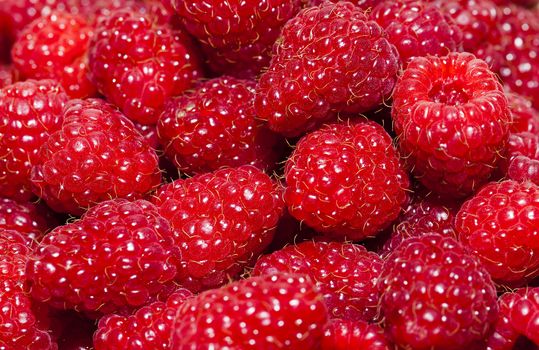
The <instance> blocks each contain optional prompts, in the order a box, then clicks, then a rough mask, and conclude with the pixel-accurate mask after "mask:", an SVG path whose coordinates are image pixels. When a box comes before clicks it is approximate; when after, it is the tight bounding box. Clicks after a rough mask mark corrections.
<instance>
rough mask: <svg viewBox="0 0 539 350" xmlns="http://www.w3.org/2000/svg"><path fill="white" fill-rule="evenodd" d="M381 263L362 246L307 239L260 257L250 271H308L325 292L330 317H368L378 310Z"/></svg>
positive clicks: (356, 318) (362, 318)
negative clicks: (378, 283) (378, 284)
mask: <svg viewBox="0 0 539 350" xmlns="http://www.w3.org/2000/svg"><path fill="white" fill-rule="evenodd" d="M381 267H382V259H380V257H379V256H378V255H377V254H376V253H372V252H368V251H367V250H366V249H365V248H364V247H362V246H359V245H355V244H350V243H338V242H316V241H307V242H303V243H300V244H298V245H289V246H287V247H285V248H283V249H281V250H278V251H276V252H274V253H272V254H270V255H266V256H263V257H261V258H259V259H258V261H257V262H256V265H255V268H254V270H253V272H252V274H253V275H255V276H256V275H268V274H278V273H294V274H301V275H307V276H309V277H310V278H311V279H312V280H313V281H314V282H316V284H317V286H318V288H319V289H320V293H322V294H323V295H324V301H325V303H326V306H327V308H328V312H329V316H330V317H332V318H342V319H345V320H365V321H371V320H372V319H374V317H375V316H376V313H377V307H378V300H379V295H378V290H377V287H376V282H377V280H378V276H379V274H380V270H381Z"/></svg>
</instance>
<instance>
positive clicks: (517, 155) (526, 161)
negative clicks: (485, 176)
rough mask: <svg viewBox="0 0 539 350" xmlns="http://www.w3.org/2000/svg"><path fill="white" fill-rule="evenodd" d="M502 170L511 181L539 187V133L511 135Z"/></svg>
mask: <svg viewBox="0 0 539 350" xmlns="http://www.w3.org/2000/svg"><path fill="white" fill-rule="evenodd" d="M501 169H502V171H503V172H504V174H505V175H506V177H507V178H509V179H512V180H516V181H526V180H529V181H532V182H534V183H535V184H536V185H539V133H537V134H532V133H530V132H520V133H514V134H511V135H510V136H509V144H508V146H507V153H506V156H505V159H504V160H503V162H502V164H501Z"/></svg>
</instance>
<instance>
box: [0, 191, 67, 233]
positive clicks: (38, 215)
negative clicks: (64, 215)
mask: <svg viewBox="0 0 539 350" xmlns="http://www.w3.org/2000/svg"><path fill="white" fill-rule="evenodd" d="M57 225H58V221H57V220H56V218H55V217H54V216H53V215H52V213H51V211H50V209H49V208H47V207H46V206H45V205H43V204H42V203H38V204H36V203H33V202H24V203H22V202H17V201H14V200H11V199H8V198H1V199H0V228H2V229H6V230H14V231H17V232H18V233H20V234H21V235H23V236H26V237H28V238H31V239H34V240H37V241H39V240H41V238H42V237H43V235H44V234H45V233H46V232H48V231H49V230H50V229H53V228H54V227H56V226H57Z"/></svg>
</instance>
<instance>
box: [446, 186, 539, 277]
mask: <svg viewBox="0 0 539 350" xmlns="http://www.w3.org/2000/svg"><path fill="white" fill-rule="evenodd" d="M455 228H456V230H457V233H458V236H459V240H460V241H461V242H462V243H463V244H464V245H465V246H467V247H468V248H469V249H470V250H471V251H473V253H474V254H475V255H476V256H478V257H479V258H480V259H481V261H482V263H483V265H484V266H485V268H486V269H487V270H488V271H489V273H490V274H491V275H492V279H493V280H494V281H496V282H498V283H503V284H509V285H519V284H523V283H525V282H526V281H530V280H532V279H533V278H534V277H536V276H539V186H538V185H535V184H533V183H531V182H524V183H519V182H516V181H512V180H508V181H504V182H500V183H491V184H488V185H486V186H485V187H483V189H481V190H480V191H479V192H478V193H477V194H476V195H475V196H473V197H472V198H471V199H470V200H468V201H467V202H466V203H464V204H463V206H462V207H461V209H460V211H459V213H458V215H457V218H456V221H455Z"/></svg>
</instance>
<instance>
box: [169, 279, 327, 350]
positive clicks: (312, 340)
mask: <svg viewBox="0 0 539 350" xmlns="http://www.w3.org/2000/svg"><path fill="white" fill-rule="evenodd" d="M326 321H327V310H326V308H325V306H324V303H323V302H322V297H321V295H320V294H318V291H317V289H316V288H315V285H314V284H313V283H312V282H311V281H310V279H308V278H305V277H302V276H295V275H289V274H279V275H268V276H260V277H251V278H249V279H246V280H242V281H238V282H233V283H231V284H229V285H227V286H226V287H222V288H220V289H215V290H210V291H207V292H204V293H202V294H199V295H197V296H196V297H194V298H191V299H188V300H187V301H186V302H184V303H183V304H182V305H181V306H180V308H179V310H178V314H177V318H176V325H175V327H174V328H175V331H174V333H173V335H172V348H173V349H176V350H187V349H199V348H205V349H241V348H244V347H245V346H248V347H249V348H252V349H265V350H275V349H289V350H304V349H315V348H316V346H317V345H318V343H319V341H320V340H321V338H322V335H323V327H324V325H325V323H326Z"/></svg>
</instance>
